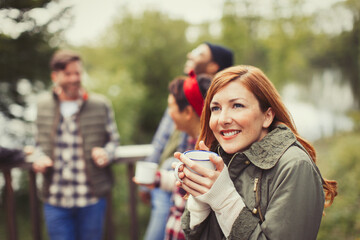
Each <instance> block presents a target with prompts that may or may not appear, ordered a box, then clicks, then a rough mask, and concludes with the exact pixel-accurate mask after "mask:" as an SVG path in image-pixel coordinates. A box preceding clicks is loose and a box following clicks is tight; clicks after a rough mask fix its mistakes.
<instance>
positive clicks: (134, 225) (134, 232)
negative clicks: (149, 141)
mask: <svg viewBox="0 0 360 240" xmlns="http://www.w3.org/2000/svg"><path fill="white" fill-rule="evenodd" d="M134 169H135V166H134V163H129V164H128V180H129V193H130V194H129V195H130V196H129V201H130V215H131V225H130V229H131V239H132V240H138V221H137V210H136V206H137V198H136V189H137V187H136V184H135V183H134V182H133V181H132V177H133V176H134Z"/></svg>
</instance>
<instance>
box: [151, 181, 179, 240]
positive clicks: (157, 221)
mask: <svg viewBox="0 0 360 240" xmlns="http://www.w3.org/2000/svg"><path fill="white" fill-rule="evenodd" d="M171 195H172V193H171V192H166V191H163V190H161V189H159V188H155V189H153V190H152V191H151V205H152V209H151V215H150V222H149V225H148V227H147V229H146V233H145V237H144V240H163V239H164V237H165V227H166V222H167V220H168V218H169V212H170V207H171V206H172V205H173V204H172V201H171Z"/></svg>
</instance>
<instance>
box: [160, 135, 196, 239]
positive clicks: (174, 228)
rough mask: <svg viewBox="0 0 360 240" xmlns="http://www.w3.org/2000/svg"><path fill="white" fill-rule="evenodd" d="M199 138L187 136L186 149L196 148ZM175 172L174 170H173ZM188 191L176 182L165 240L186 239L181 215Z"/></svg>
mask: <svg viewBox="0 0 360 240" xmlns="http://www.w3.org/2000/svg"><path fill="white" fill-rule="evenodd" d="M196 141H197V139H193V138H191V137H187V148H186V150H192V149H194V148H195V144H196ZM172 174H173V172H172ZM185 194H186V192H185V191H184V190H183V189H182V188H180V187H176V186H175V184H174V188H173V192H172V200H173V202H174V205H173V206H172V207H171V208H170V214H169V218H168V221H167V223H166V228H165V240H185V234H184V231H183V230H182V228H181V216H182V214H183V212H184V210H185V205H186V199H184V196H185Z"/></svg>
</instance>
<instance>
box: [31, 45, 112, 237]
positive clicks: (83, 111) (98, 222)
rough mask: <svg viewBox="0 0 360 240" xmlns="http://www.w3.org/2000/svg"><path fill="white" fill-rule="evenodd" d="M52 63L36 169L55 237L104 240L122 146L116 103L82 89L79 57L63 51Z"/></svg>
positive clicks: (39, 119)
mask: <svg viewBox="0 0 360 240" xmlns="http://www.w3.org/2000/svg"><path fill="white" fill-rule="evenodd" d="M50 67H51V70H52V73H51V78H52V81H53V83H54V88H53V91H52V92H50V93H46V94H44V95H43V96H41V97H40V98H39V101H38V113H37V120H36V125H37V139H36V140H37V146H36V151H35V153H34V154H33V159H34V163H33V169H34V171H35V172H39V173H43V176H44V179H43V189H42V190H43V191H42V198H43V201H44V214H45V221H46V225H47V230H48V233H49V235H50V238H51V239H64V240H70V239H79V240H85V239H86V240H89V239H94V240H100V239H101V238H102V230H103V223H104V216H105V209H106V198H105V196H106V194H107V193H109V192H110V191H111V187H112V183H113V180H112V174H111V169H110V167H109V164H110V163H111V162H112V161H113V159H114V153H115V149H116V147H117V146H118V144H119V135H118V130H117V127H116V124H115V121H114V114H113V110H112V107H111V104H110V102H109V101H108V100H107V99H106V98H105V97H103V96H100V95H96V94H88V93H87V92H86V91H85V90H84V89H83V88H82V87H81V80H82V78H81V76H82V62H81V58H80V56H79V55H77V54H75V53H74V52H71V51H66V50H61V51H58V52H56V53H55V54H54V56H53V58H52V60H51V62H50Z"/></svg>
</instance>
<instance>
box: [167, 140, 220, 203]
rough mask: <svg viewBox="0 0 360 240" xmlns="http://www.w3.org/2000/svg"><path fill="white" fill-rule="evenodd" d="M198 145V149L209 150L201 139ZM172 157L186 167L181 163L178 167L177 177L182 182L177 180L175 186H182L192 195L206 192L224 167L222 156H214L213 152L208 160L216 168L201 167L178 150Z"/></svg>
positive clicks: (195, 195)
mask: <svg viewBox="0 0 360 240" xmlns="http://www.w3.org/2000/svg"><path fill="white" fill-rule="evenodd" d="M199 147H200V150H206V151H208V150H209V148H208V147H207V146H206V145H205V144H204V142H203V141H201V142H200V143H199ZM174 157H175V158H177V159H179V160H180V161H181V162H183V163H184V164H185V165H186V167H184V165H182V166H180V168H179V178H180V179H181V180H182V183H181V182H180V181H177V182H176V186H178V187H181V188H183V189H184V190H185V191H186V192H188V193H190V194H191V195H193V196H194V197H197V196H199V195H202V194H205V193H207V192H208V191H209V190H210V188H211V187H212V186H213V184H214V183H215V181H216V179H217V178H218V176H219V175H220V173H221V171H222V170H223V169H224V162H223V160H222V158H221V157H219V156H216V155H215V154H213V155H210V161H211V162H212V163H214V165H215V167H216V170H210V169H208V168H205V167H202V166H200V165H199V164H197V163H196V162H195V161H192V160H190V159H189V158H188V157H186V156H185V155H184V154H182V153H180V152H176V153H174ZM174 166H176V163H175V164H173V167H174ZM188 168H191V169H192V170H194V171H196V172H198V173H199V174H201V175H202V176H200V175H198V174H196V173H194V172H192V171H190V170H189V169H188Z"/></svg>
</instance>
